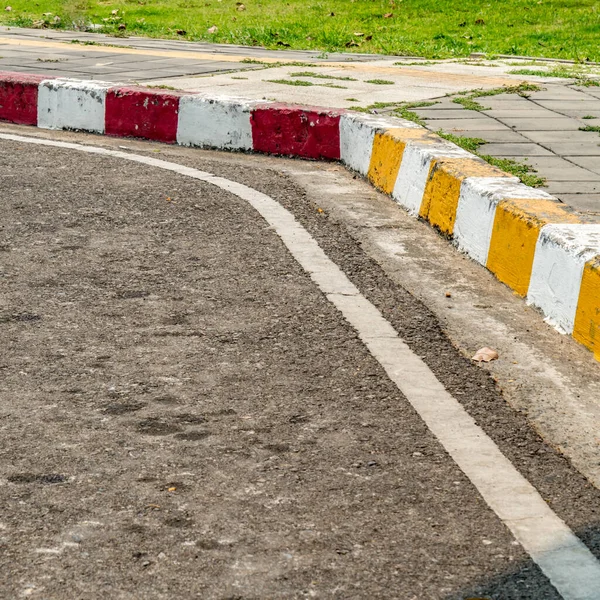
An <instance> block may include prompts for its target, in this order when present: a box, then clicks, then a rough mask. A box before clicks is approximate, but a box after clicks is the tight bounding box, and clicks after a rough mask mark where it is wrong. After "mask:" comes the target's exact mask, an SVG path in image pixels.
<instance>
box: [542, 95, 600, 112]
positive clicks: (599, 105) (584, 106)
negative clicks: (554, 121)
mask: <svg viewBox="0 0 600 600" xmlns="http://www.w3.org/2000/svg"><path fill="white" fill-rule="evenodd" d="M537 104H538V105H540V106H543V107H544V108H547V109H549V110H552V111H556V112H564V111H565V110H600V99H598V100H594V99H590V98H588V99H586V100H540V101H539V102H537Z"/></svg>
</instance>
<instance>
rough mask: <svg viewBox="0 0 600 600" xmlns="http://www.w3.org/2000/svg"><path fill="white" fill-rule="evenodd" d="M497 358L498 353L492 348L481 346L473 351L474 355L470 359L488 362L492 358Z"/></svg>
mask: <svg viewBox="0 0 600 600" xmlns="http://www.w3.org/2000/svg"><path fill="white" fill-rule="evenodd" d="M497 358H498V353H497V352H496V351H495V350H494V349H493V348H488V347H487V346H486V347H485V348H481V349H480V350H477V352H475V356H473V358H472V359H471V360H476V361H477V362H490V361H492V360H496V359H497Z"/></svg>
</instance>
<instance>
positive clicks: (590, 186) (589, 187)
mask: <svg viewBox="0 0 600 600" xmlns="http://www.w3.org/2000/svg"><path fill="white" fill-rule="evenodd" d="M544 189H546V190H548V192H550V193H551V194H556V195H564V194H571V195H572V194H575V191H574V190H577V194H585V195H588V196H589V195H593V194H600V177H599V178H598V179H597V180H595V181H577V180H565V181H555V180H552V179H550V180H548V181H547V184H546V186H544Z"/></svg>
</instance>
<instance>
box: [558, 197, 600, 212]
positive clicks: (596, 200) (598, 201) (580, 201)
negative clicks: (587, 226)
mask: <svg viewBox="0 0 600 600" xmlns="http://www.w3.org/2000/svg"><path fill="white" fill-rule="evenodd" d="M555 195H556V197H557V198H558V199H559V200H561V201H562V202H564V203H565V204H567V205H568V206H571V207H573V208H574V209H575V210H578V211H581V212H583V213H587V212H591V213H594V214H597V215H600V193H595V194H555Z"/></svg>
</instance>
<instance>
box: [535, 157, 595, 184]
mask: <svg viewBox="0 0 600 600" xmlns="http://www.w3.org/2000/svg"><path fill="white" fill-rule="evenodd" d="M526 163H527V164H529V165H531V166H532V167H535V168H536V169H537V170H538V172H539V174H540V175H542V176H545V175H544V174H547V176H548V177H551V178H552V180H553V181H598V180H600V173H595V172H592V171H590V170H589V169H587V168H584V167H581V166H578V165H574V164H572V163H570V162H569V161H567V160H565V159H564V158H560V157H558V156H531V157H529V158H528V159H527V161H526Z"/></svg>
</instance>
